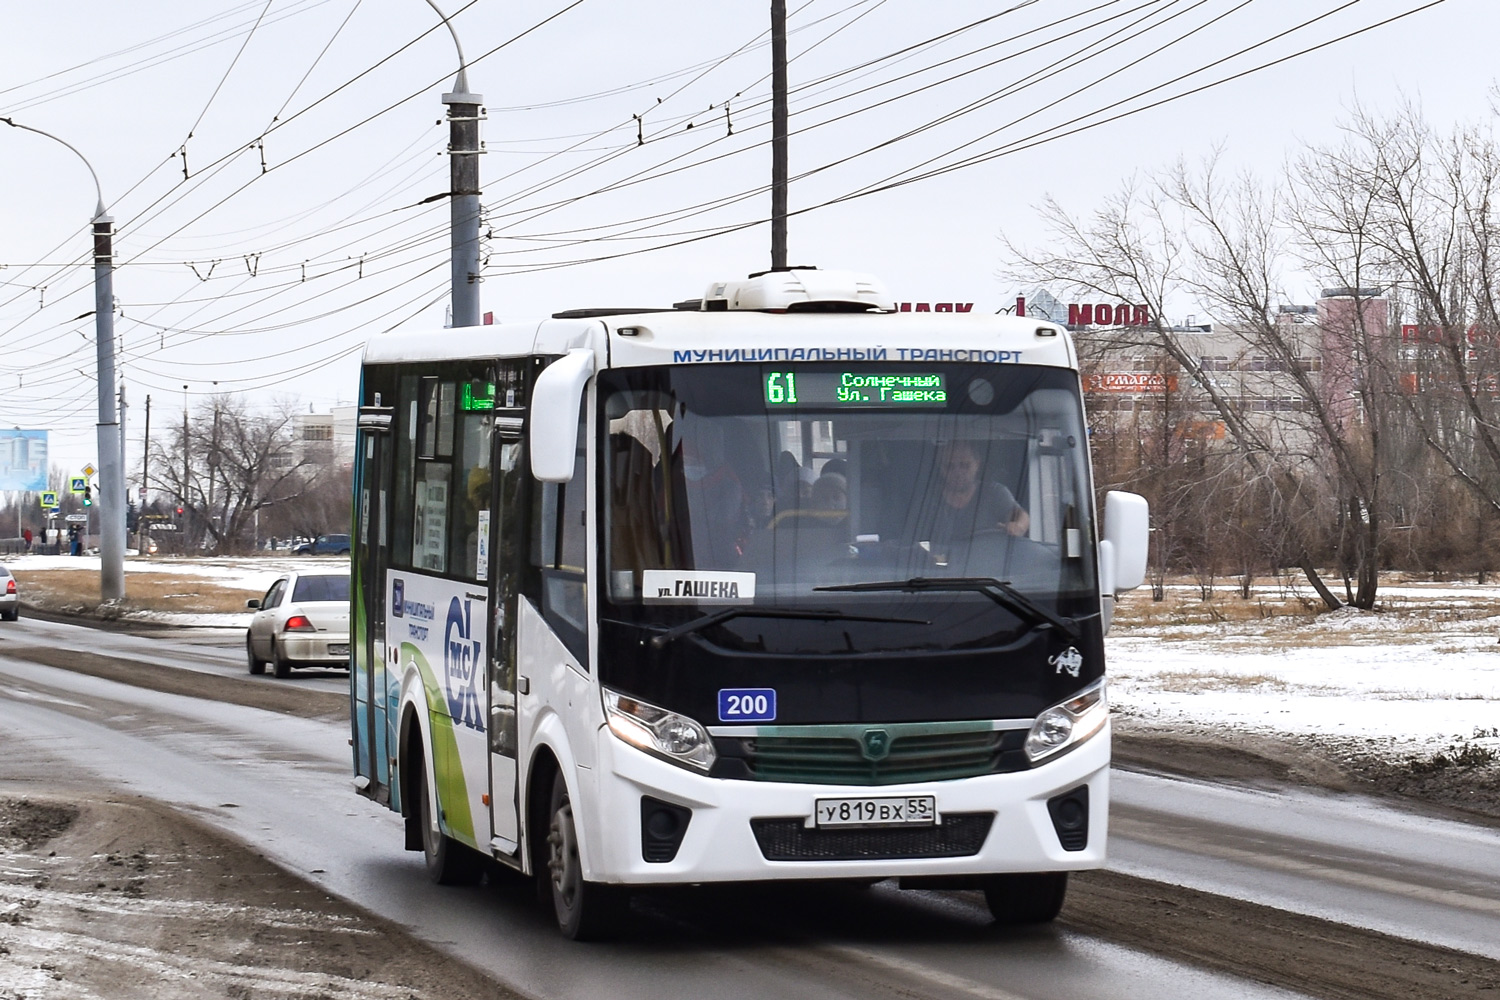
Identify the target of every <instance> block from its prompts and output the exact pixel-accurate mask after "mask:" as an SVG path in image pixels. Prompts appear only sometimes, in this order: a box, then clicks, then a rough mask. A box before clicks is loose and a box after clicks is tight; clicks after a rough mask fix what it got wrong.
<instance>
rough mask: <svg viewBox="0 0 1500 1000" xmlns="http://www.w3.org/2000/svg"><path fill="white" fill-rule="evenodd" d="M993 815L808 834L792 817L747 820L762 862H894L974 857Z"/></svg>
mask: <svg viewBox="0 0 1500 1000" xmlns="http://www.w3.org/2000/svg"><path fill="white" fill-rule="evenodd" d="M994 821H995V814H994V813H988V812H984V813H945V814H944V815H943V822H942V825H941V826H906V827H901V826H898V827H875V828H871V829H836V830H817V829H808V828H807V827H806V826H804V825H803V823H804V822H805V821H804V820H802V819H798V818H796V817H792V818H788V819H752V820H751V821H750V829H751V830H753V831H754V833H755V840H756V842H757V843H758V844H760V853H761V854H762V855H764V856H765V859H766V860H767V861H862V860H870V861H894V860H899V859H902V858H967V857H971V856H973V855H975V854H978V853H979V849H980V848H981V847H983V846H984V838H985V837H986V836H988V835H989V832H990V825H991V824H992V823H994Z"/></svg>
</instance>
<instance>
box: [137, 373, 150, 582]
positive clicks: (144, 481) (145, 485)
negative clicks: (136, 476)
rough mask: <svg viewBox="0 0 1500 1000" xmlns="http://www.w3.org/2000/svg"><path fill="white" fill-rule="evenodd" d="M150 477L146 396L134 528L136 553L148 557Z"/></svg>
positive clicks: (148, 416) (148, 404)
mask: <svg viewBox="0 0 1500 1000" xmlns="http://www.w3.org/2000/svg"><path fill="white" fill-rule="evenodd" d="M150 477H151V394H150V393H147V394H146V440H145V442H144V443H143V444H142V446H141V509H140V510H139V511H137V512H136V516H135V527H136V534H137V535H138V536H139V541H137V542H136V551H138V552H139V553H140V554H141V555H148V554H149V553H148V552H147V551H146V549H147V545H146V491H147V490H148V489H150Z"/></svg>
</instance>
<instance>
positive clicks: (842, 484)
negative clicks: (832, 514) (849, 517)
mask: <svg viewBox="0 0 1500 1000" xmlns="http://www.w3.org/2000/svg"><path fill="white" fill-rule="evenodd" d="M832 464H833V462H829V463H828V465H832ZM808 503H809V504H810V505H811V506H812V508H813V510H833V511H847V510H848V509H849V481H848V480H847V479H845V478H844V477H843V476H842V475H840V474H839V473H837V472H829V471H828V466H827V465H825V466H824V467H823V474H822V475H821V476H819V477H818V478H817V481H816V482H814V483H813V485H812V493H811V495H810V496H809V497H808Z"/></svg>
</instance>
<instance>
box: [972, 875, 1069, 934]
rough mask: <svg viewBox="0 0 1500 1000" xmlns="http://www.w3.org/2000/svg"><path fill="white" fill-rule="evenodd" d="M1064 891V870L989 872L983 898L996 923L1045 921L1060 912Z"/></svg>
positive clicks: (1041, 922)
mask: <svg viewBox="0 0 1500 1000" xmlns="http://www.w3.org/2000/svg"><path fill="white" fill-rule="evenodd" d="M1067 894H1068V873H1067V872H1034V873H1033V872H1026V873H1021V874H1015V875H991V876H990V877H989V878H988V879H986V880H985V884H984V901H985V903H986V904H987V905H988V906H989V908H990V916H992V917H994V918H995V922H996V923H997V924H1008V925H1011V926H1016V925H1020V924H1046V923H1051V922H1052V921H1053V920H1056V919H1057V915H1058V914H1059V913H1061V912H1062V905H1063V897H1064V896H1066V895H1067Z"/></svg>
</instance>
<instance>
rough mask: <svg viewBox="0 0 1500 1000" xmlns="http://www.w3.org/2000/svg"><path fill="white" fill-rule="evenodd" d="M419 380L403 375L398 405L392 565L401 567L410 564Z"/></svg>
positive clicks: (393, 493)
mask: <svg viewBox="0 0 1500 1000" xmlns="http://www.w3.org/2000/svg"><path fill="white" fill-rule="evenodd" d="M419 383H420V380H419V379H418V378H417V376H415V375H403V376H401V388H400V394H399V396H398V400H397V406H396V433H395V438H396V442H395V443H396V462H395V469H394V473H395V475H394V480H395V483H394V486H393V488H392V491H391V500H392V504H391V512H390V521H391V553H390V559H391V565H392V566H396V567H399V568H401V569H408V568H410V567H411V564H412V560H411V536H412V525H413V515H412V506H413V501H412V494H413V490H414V488H415V487H414V484H413V482H412V479H413V475H414V473H415V471H416V451H417V423H418V420H417V407H418V400H417V387H418V385H419Z"/></svg>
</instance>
